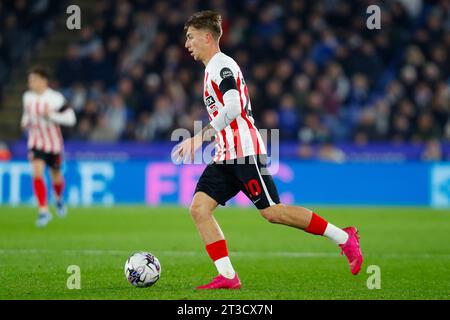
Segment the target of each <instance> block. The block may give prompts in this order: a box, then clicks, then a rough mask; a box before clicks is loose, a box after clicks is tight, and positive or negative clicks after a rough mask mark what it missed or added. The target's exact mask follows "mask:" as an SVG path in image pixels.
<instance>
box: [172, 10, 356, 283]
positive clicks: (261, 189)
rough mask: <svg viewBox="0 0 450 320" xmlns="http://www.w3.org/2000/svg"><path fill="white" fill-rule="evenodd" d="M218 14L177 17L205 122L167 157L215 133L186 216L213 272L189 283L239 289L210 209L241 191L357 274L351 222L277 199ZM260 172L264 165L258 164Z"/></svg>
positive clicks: (185, 153)
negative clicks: (200, 84)
mask: <svg viewBox="0 0 450 320" xmlns="http://www.w3.org/2000/svg"><path fill="white" fill-rule="evenodd" d="M221 22H222V19H221V16H220V14H219V13H217V12H214V11H202V12H198V13H196V14H194V15H192V16H191V17H190V18H189V19H188V20H187V22H186V23H185V26H184V30H185V32H186V43H185V47H186V48H187V49H188V51H189V53H190V54H191V56H192V57H193V58H194V60H196V61H201V62H202V63H203V64H204V65H205V76H204V90H203V95H204V96H203V99H204V102H205V105H206V108H207V110H208V113H209V117H210V123H209V124H208V125H207V126H206V127H204V128H203V130H202V132H200V133H199V134H197V135H195V136H194V137H192V138H189V139H186V140H184V141H182V142H181V143H180V144H179V145H177V147H176V148H175V149H174V152H173V158H175V159H177V160H178V161H179V159H183V160H185V159H186V158H190V159H193V158H194V153H195V151H196V150H197V149H199V148H200V147H201V145H202V143H203V141H205V140H208V139H210V138H211V137H212V136H215V140H216V153H215V157H214V160H213V162H212V163H210V164H209V165H208V166H207V167H206V168H205V170H204V172H203V174H202V176H201V177H200V179H199V181H198V183H197V187H196V189H195V194H194V198H193V200H192V204H191V207H190V212H191V216H192V219H193V221H194V223H195V225H196V227H197V229H198V231H199V233H200V237H201V239H202V240H203V242H204V244H205V246H206V251H207V252H208V255H209V256H210V258H211V259H212V260H213V261H214V264H215V266H216V268H217V271H218V273H219V275H218V276H217V277H215V278H214V279H213V280H212V281H211V282H210V283H208V284H206V285H203V286H199V287H197V289H221V288H225V289H239V288H240V287H241V282H240V280H239V277H238V275H237V273H236V272H235V270H234V268H233V266H232V264H231V261H230V258H229V256H228V250H227V245H226V242H225V237H224V234H223V232H222V230H221V228H220V226H219V224H218V223H217V221H216V219H215V218H214V216H213V211H214V209H215V208H216V207H217V206H218V205H219V204H221V205H225V203H226V201H228V200H229V199H231V198H232V197H234V196H235V195H236V194H237V193H238V192H239V191H242V192H243V193H245V194H246V196H247V197H248V198H249V199H250V200H251V201H252V202H253V204H254V205H255V206H256V207H257V208H258V209H259V211H260V213H261V215H262V216H263V217H264V218H266V219H267V220H268V221H269V222H272V223H279V224H284V225H287V226H291V227H295V228H298V229H301V230H304V231H306V232H308V233H311V234H315V235H321V236H325V237H327V238H329V239H330V240H332V241H333V242H334V243H336V244H337V245H338V246H339V247H340V248H341V250H342V253H343V254H345V255H346V256H347V259H348V262H349V265H350V271H351V272H352V274H355V275H356V274H358V273H359V271H360V269H361V264H362V262H363V258H362V254H361V250H360V246H359V237H358V234H357V229H356V228H355V227H348V228H344V229H340V228H338V227H336V226H334V225H333V224H331V223H329V222H327V221H326V220H325V219H323V218H322V217H320V216H319V215H317V214H316V213H314V212H312V211H311V210H309V209H307V208H304V207H299V206H291V205H284V204H281V203H280V199H279V196H278V192H277V188H276V186H275V184H274V181H273V179H272V177H271V175H270V174H261V173H262V172H263V169H266V166H265V163H266V161H262V160H264V157H265V156H266V149H265V146H264V143H263V141H262V139H261V136H260V135H259V132H258V130H257V129H256V127H255V124H254V120H253V117H252V108H251V103H250V99H249V94H248V91H247V86H246V84H245V81H244V77H243V75H242V72H241V69H240V68H239V66H238V65H237V63H236V62H235V61H234V60H233V59H232V58H231V57H229V56H227V55H225V54H224V53H222V52H221V51H220V48H219V39H220V37H221V35H222V27H221ZM265 171H266V170H265Z"/></svg>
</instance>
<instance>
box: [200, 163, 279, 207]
mask: <svg viewBox="0 0 450 320" xmlns="http://www.w3.org/2000/svg"><path fill="white" fill-rule="evenodd" d="M243 159H244V160H245V163H241V162H244V161H243ZM265 163H266V162H265V161H261V159H260V158H259V157H257V156H248V157H245V158H241V159H236V160H235V161H233V163H229V161H228V162H213V163H211V164H209V165H208V166H207V167H206V168H205V170H204V171H203V174H202V175H201V177H200V179H199V181H198V183H197V187H196V188H195V192H196V193H197V192H199V191H201V192H204V193H206V194H207V195H209V196H210V197H211V198H213V199H214V200H216V201H217V203H219V204H221V205H223V206H224V205H225V203H226V202H227V201H228V200H230V199H231V198H233V197H234V196H235V195H236V194H237V193H238V192H239V191H242V192H244V193H245V195H246V196H247V197H248V198H249V199H250V200H251V201H252V202H253V204H254V205H255V206H256V207H257V208H258V209H265V208H267V207H269V206H271V205H274V204H277V203H280V198H279V196H278V191H277V188H276V186H275V183H274V181H273V178H272V176H271V175H270V174H268V173H267V174H263V173H265V171H266V170H264V171H262V169H263V168H264V169H265V168H266V166H265Z"/></svg>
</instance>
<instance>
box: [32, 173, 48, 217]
mask: <svg viewBox="0 0 450 320" xmlns="http://www.w3.org/2000/svg"><path fill="white" fill-rule="evenodd" d="M33 190H34V195H35V196H36V199H37V202H38V207H39V211H41V212H42V211H46V210H47V188H46V186H45V182H44V178H42V177H33Z"/></svg>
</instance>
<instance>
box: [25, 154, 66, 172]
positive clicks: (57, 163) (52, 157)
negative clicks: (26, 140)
mask: <svg viewBox="0 0 450 320" xmlns="http://www.w3.org/2000/svg"><path fill="white" fill-rule="evenodd" d="M29 159H30V160H33V159H42V160H44V162H45V164H46V165H47V166H49V167H50V168H52V169H55V170H59V169H61V163H62V155H61V153H48V152H45V151H42V150H38V149H31V150H30V151H29Z"/></svg>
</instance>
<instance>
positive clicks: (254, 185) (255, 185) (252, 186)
mask: <svg viewBox="0 0 450 320" xmlns="http://www.w3.org/2000/svg"><path fill="white" fill-rule="evenodd" d="M244 186H245V189H246V190H247V192H248V193H250V194H251V195H252V196H253V197H256V196H258V195H260V194H261V186H260V185H259V182H258V180H256V179H252V180H250V181H249V182H247V183H245V182H244Z"/></svg>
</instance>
